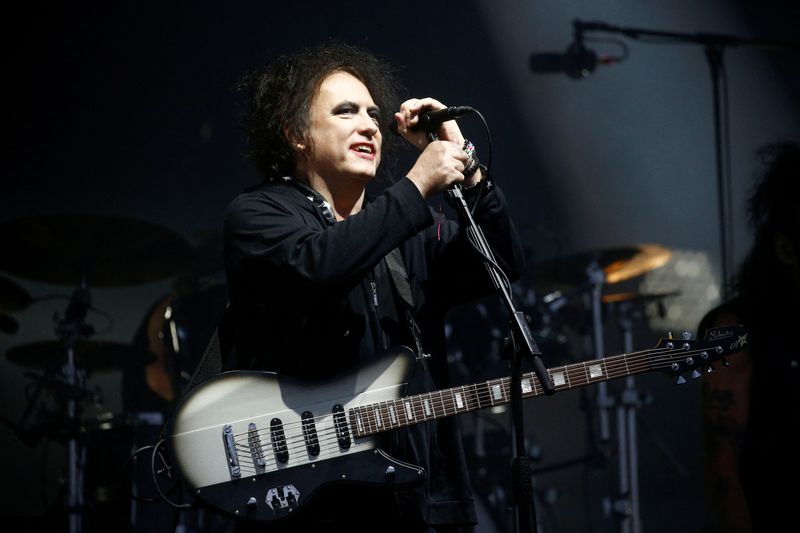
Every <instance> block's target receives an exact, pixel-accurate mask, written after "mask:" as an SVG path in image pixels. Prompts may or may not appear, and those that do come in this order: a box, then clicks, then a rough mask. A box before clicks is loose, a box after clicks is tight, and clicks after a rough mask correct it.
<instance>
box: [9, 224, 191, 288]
mask: <svg viewBox="0 0 800 533" xmlns="http://www.w3.org/2000/svg"><path fill="white" fill-rule="evenodd" d="M0 236H2V238H3V242H4V244H5V249H6V251H7V252H8V251H9V250H13V252H11V253H4V254H3V256H2V259H0V270H5V271H7V272H10V273H11V274H14V275H15V276H19V277H21V278H26V279H31V280H34V281H41V282H45V283H54V284H60V285H70V286H77V285H78V284H79V283H80V282H81V281H82V280H83V278H84V277H85V279H86V281H87V283H88V284H89V286H95V287H113V286H125V285H135V284H139V283H147V282H151V281H157V280H160V279H164V278H168V277H171V276H173V275H175V274H177V273H178V272H181V271H183V270H185V269H186V268H188V266H189V265H190V264H191V261H192V250H191V246H190V245H189V244H188V243H187V242H186V241H185V240H184V239H183V238H181V237H180V236H179V235H177V234H176V233H173V232H172V231H170V230H167V229H165V228H162V227H160V226H157V225H155V224H151V223H149V222H145V221H142V220H135V219H129V218H123V217H119V216H107V215H46V216H37V217H28V218H22V219H17V220H11V221H6V222H3V223H0Z"/></svg>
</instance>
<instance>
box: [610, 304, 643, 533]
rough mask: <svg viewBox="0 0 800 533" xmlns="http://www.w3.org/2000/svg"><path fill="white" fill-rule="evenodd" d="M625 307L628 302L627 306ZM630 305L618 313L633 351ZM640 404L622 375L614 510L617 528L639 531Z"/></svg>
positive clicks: (627, 347)
mask: <svg viewBox="0 0 800 533" xmlns="http://www.w3.org/2000/svg"><path fill="white" fill-rule="evenodd" d="M626 307H627V306H626ZM628 311H630V309H626V308H622V309H620V316H619V317H618V320H619V324H620V326H621V328H622V332H623V344H624V346H623V349H624V351H625V353H630V352H632V351H633V333H632V329H633V320H632V319H631V318H630V317H629V316H626V312H628ZM639 407H640V399H639V393H638V391H637V390H636V388H635V382H634V378H633V376H628V377H626V378H625V389H624V390H623V392H622V396H621V399H620V401H619V402H618V404H617V435H618V440H619V498H618V499H617V501H616V502H615V504H614V510H615V511H616V512H617V513H618V515H619V516H620V531H622V532H623V533H640V532H641V530H642V524H641V517H640V513H639V465H638V447H637V441H636V410H637V409H638V408H639Z"/></svg>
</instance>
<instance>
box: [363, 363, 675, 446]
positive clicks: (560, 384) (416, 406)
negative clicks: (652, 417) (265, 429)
mask: <svg viewBox="0 0 800 533" xmlns="http://www.w3.org/2000/svg"><path fill="white" fill-rule="evenodd" d="M654 351H655V350H649V351H648V352H650V353H653V352H654ZM661 351H666V350H661ZM643 353H647V352H638V353H635V354H621V355H615V356H611V357H604V358H602V359H595V360H592V361H585V362H581V363H575V364H571V365H565V366H560V367H553V368H550V369H548V370H547V372H548V374H549V375H550V379H551V380H552V381H553V384H554V385H555V389H556V391H559V390H566V389H573V388H576V387H583V386H585V385H589V384H591V383H597V382H600V381H606V380H609V379H615V378H619V377H624V376H629V375H632V374H638V373H642V372H646V371H648V370H650V363H649V360H648V359H647V358H645V357H642V354H643ZM520 388H521V390H522V398H523V399H527V398H532V397H534V396H540V395H542V394H544V388H543V387H542V384H541V383H540V381H539V379H538V378H537V377H536V375H535V374H534V373H533V372H528V373H525V374H523V375H522V378H521V381H520ZM510 401H511V378H510V377H504V378H498V379H492V380H489V381H485V382H483V383H473V384H471V385H462V386H459V387H453V388H450V389H442V390H438V391H434V392H429V393H424V394H418V395H416V396H406V397H403V398H397V399H395V400H388V401H384V402H378V403H373V404H368V405H363V406H359V407H353V408H351V409H350V410H349V419H350V425H351V430H352V431H353V433H354V434H355V436H356V437H366V436H369V435H373V434H376V433H380V432H382V431H387V430H390V429H395V428H401V427H405V426H410V425H413V424H417V423H420V422H425V421H427V420H434V419H437V418H443V417H447V416H453V415H457V414H462V413H467V412H470V411H475V410H478V409H484V408H488V407H493V406H496V405H503V404H507V403H509V402H510Z"/></svg>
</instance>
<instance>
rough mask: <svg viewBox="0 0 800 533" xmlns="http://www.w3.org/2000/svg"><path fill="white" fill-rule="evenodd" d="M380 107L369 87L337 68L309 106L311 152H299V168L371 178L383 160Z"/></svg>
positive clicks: (332, 176) (318, 173)
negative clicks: (379, 118) (379, 121)
mask: <svg viewBox="0 0 800 533" xmlns="http://www.w3.org/2000/svg"><path fill="white" fill-rule="evenodd" d="M378 117H379V110H378V107H377V106H376V105H375V102H374V101H373V100H372V96H370V94H369V90H367V87H366V86H365V85H364V84H363V83H361V81H359V80H358V78H356V77H355V76H353V75H352V74H349V73H347V72H342V71H337V72H334V73H332V74H331V75H329V76H328V77H327V78H325V80H324V81H323V82H322V85H320V88H319V92H318V93H317V95H316V96H315V97H314V100H313V101H312V103H311V109H310V110H309V122H310V125H309V126H310V127H309V137H310V140H311V142H312V144H313V150H312V152H311V154H305V155H304V154H303V153H300V154H298V164H297V170H298V171H299V172H301V173H304V174H305V175H306V176H307V177H310V176H319V177H322V178H323V179H325V180H352V179H356V180H361V181H369V180H370V179H372V178H373V177H375V173H376V172H377V170H378V164H380V160H381V140H382V139H381V132H380V128H379V127H378Z"/></svg>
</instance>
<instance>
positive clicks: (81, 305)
mask: <svg viewBox="0 0 800 533" xmlns="http://www.w3.org/2000/svg"><path fill="white" fill-rule="evenodd" d="M90 306H91V297H90V295H89V289H88V287H87V284H86V280H85V278H83V277H82V278H81V283H80V286H79V287H78V288H77V289H75V291H74V292H73V293H72V298H71V299H70V302H69V305H68V306H67V309H66V311H65V313H64V318H63V319H61V320H59V321H58V324H57V326H56V334H57V335H58V336H59V338H60V339H61V342H62V343H63V346H64V351H65V354H66V356H67V362H66V363H65V364H64V367H63V373H64V380H65V381H66V384H67V390H68V391H69V392H68V395H67V418H68V420H69V421H70V422H71V423H72V424H71V428H72V430H73V431H71V432H70V438H69V440H68V441H67V468H68V478H69V479H68V481H69V485H68V493H67V494H68V498H67V512H68V514H69V532H70V533H79V532H80V531H81V530H82V517H83V505H84V501H83V474H84V472H83V468H84V465H85V464H86V447H85V446H84V445H83V444H82V443H80V442H79V441H78V439H77V438H76V435H75V430H76V429H77V428H78V425H79V424H78V422H79V415H80V413H79V405H78V402H77V401H76V394H75V391H76V390H78V389H79V388H83V386H84V385H85V379H84V373H83V371H82V370H80V369H79V368H78V367H77V366H76V365H75V345H76V344H77V342H78V340H80V339H81V338H82V337H89V336H91V335H93V334H94V328H92V326H90V325H89V324H86V323H85V322H84V319H85V318H86V313H87V311H88V310H89V307H90Z"/></svg>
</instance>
